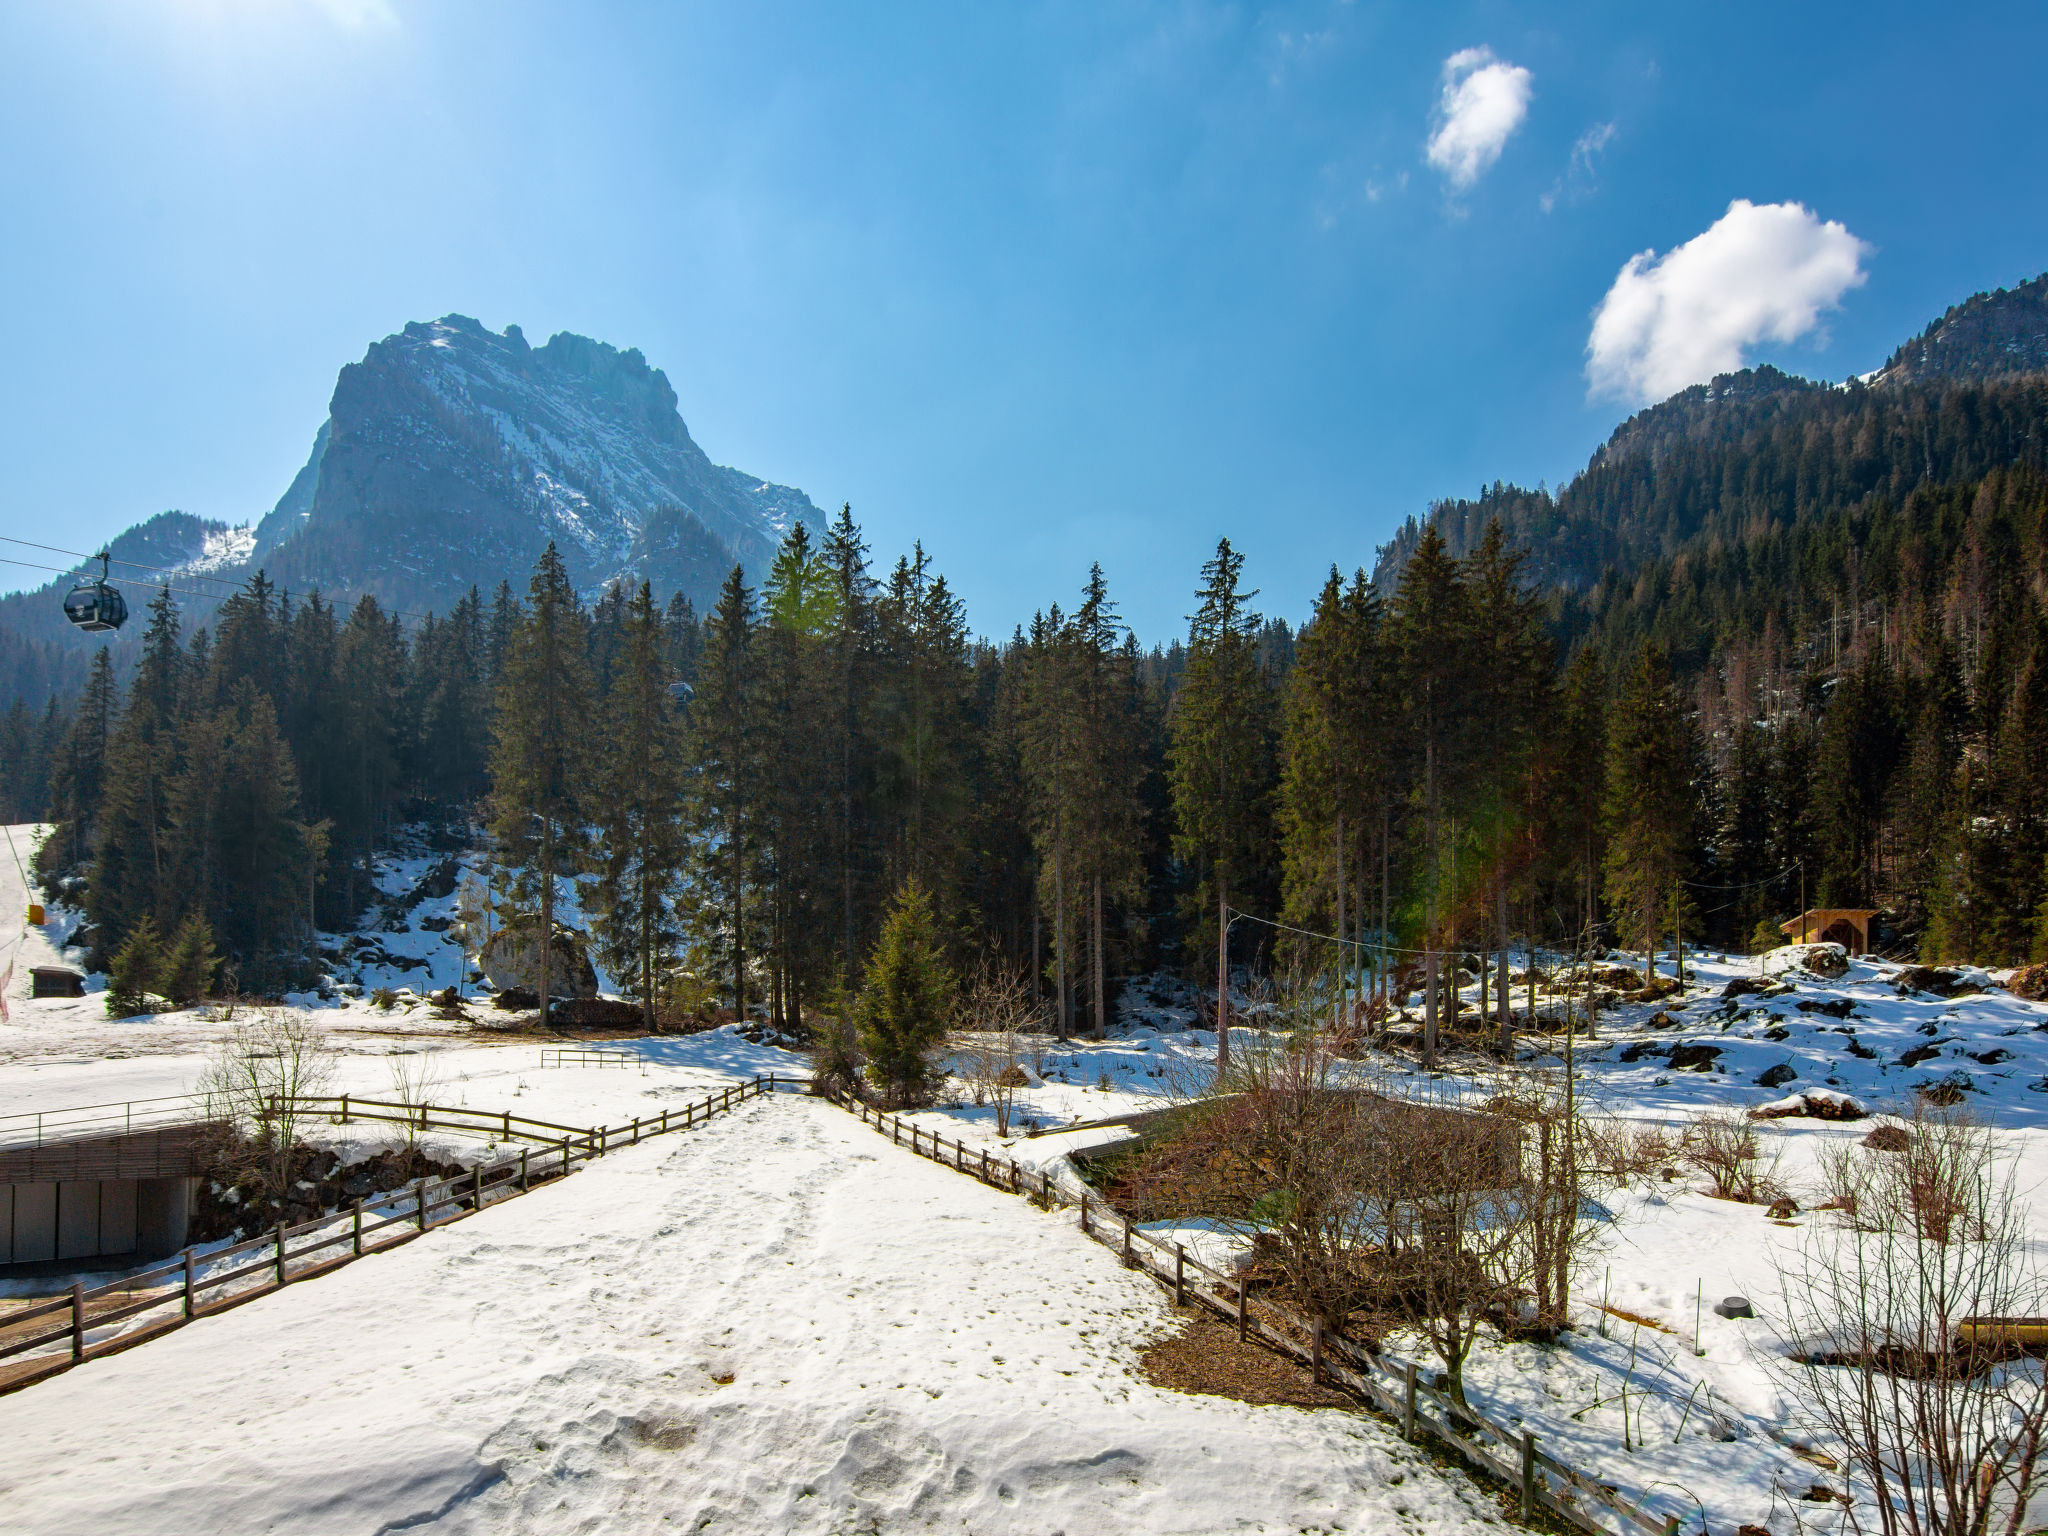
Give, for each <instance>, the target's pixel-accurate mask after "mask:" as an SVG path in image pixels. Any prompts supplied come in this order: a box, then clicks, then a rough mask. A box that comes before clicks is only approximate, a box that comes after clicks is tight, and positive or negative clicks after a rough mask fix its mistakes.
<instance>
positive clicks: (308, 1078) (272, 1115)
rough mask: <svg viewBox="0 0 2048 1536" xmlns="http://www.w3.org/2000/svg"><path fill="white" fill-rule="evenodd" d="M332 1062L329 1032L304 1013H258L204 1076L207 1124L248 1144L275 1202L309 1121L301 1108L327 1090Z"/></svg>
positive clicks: (220, 1049)
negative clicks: (223, 1125) (217, 1124)
mask: <svg viewBox="0 0 2048 1536" xmlns="http://www.w3.org/2000/svg"><path fill="white" fill-rule="evenodd" d="M334 1063H335V1051H334V1047H333V1046H332V1045H331V1044H329V1042H328V1039H327V1032H326V1031H325V1030H323V1029H321V1028H320V1027H319V1026H318V1025H316V1024H315V1023H314V1022H313V1021H312V1020H311V1019H309V1018H308V1017H307V1016H306V1015H305V1014H303V1013H301V1012H299V1011H298V1010H297V1009H294V1008H259V1009H257V1010H255V1011H254V1012H253V1013H251V1014H250V1015H249V1017H247V1018H246V1019H243V1020H241V1021H240V1022H238V1023H237V1024H236V1025H235V1028H234V1032H233V1033H232V1034H230V1035H229V1036H228V1037H227V1038H226V1039H225V1040H223V1041H221V1042H220V1043H219V1044H218V1045H216V1046H215V1047H214V1048H213V1050H212V1051H211V1052H210V1053H209V1054H208V1056H207V1060H206V1065H205V1067H204V1068H203V1069H201V1071H200V1074H199V1088H198V1093H199V1098H200V1101H201V1103H202V1104H203V1105H204V1106H205V1111H206V1115H207V1118H208V1119H213V1120H224V1121H226V1122H228V1123H229V1124H230V1125H232V1126H233V1127H234V1130H235V1132H236V1134H237V1135H238V1136H240V1137H241V1138H243V1139H244V1144H245V1146H246V1147H247V1149H248V1152H249V1155H250V1157H251V1159H252V1163H253V1166H254V1167H255V1169H256V1171H258V1172H259V1173H260V1174H261V1175H262V1176H263V1180H264V1185H265V1187H266V1189H267V1191H268V1193H269V1194H270V1197H271V1198H272V1199H274V1200H282V1199H283V1198H284V1197H285V1196H286V1195H287V1194H288V1193H289V1186H290V1182H291V1159H292V1147H293V1146H294V1144H296V1142H297V1141H298V1133H299V1126H300V1123H301V1120H302V1117H303V1115H304V1114H305V1110H304V1109H303V1108H302V1107H301V1103H300V1101H301V1100H303V1099H307V1098H314V1097H318V1096H319V1095H321V1094H323V1093H325V1092H326V1091H327V1089H328V1087H329V1086H330V1085H331V1084H332V1082H333V1080H334Z"/></svg>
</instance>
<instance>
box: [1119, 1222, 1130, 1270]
mask: <svg viewBox="0 0 2048 1536" xmlns="http://www.w3.org/2000/svg"><path fill="white" fill-rule="evenodd" d="M1118 1214H1119V1215H1123V1213H1122V1212H1118ZM1130 1267H1131V1218H1130V1217H1129V1216H1127V1215H1126V1216H1124V1268H1125V1269H1129V1268H1130Z"/></svg>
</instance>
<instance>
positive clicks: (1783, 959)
mask: <svg viewBox="0 0 2048 1536" xmlns="http://www.w3.org/2000/svg"><path fill="white" fill-rule="evenodd" d="M1763 969H1764V974H1765V975H1767V976H1782V975H1784V974H1785V972H1787V971H1806V972H1808V973H1809V974H1811V975H1814V976H1822V977H1826V978H1828V979H1830V980H1832V979H1833V978H1835V977H1837V976H1842V975H1846V974H1847V973H1848V970H1849V952H1848V951H1847V950H1846V949H1844V948H1842V946H1841V945H1839V944H1787V945H1785V946H1784V947H1782V948H1780V949H1774V950H1772V951H1770V953H1768V954H1766V955H1765V956H1764V957H1763Z"/></svg>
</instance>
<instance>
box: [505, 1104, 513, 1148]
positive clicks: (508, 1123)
mask: <svg viewBox="0 0 2048 1536" xmlns="http://www.w3.org/2000/svg"><path fill="white" fill-rule="evenodd" d="M505 1139H506V1140H507V1141H510V1140H511V1139H512V1111H511V1110H509V1109H508V1110H506V1111H505Z"/></svg>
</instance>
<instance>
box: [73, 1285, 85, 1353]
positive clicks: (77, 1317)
mask: <svg viewBox="0 0 2048 1536" xmlns="http://www.w3.org/2000/svg"><path fill="white" fill-rule="evenodd" d="M71 1358H72V1359H74V1360H83V1359H84V1358H85V1282H84V1281H83V1280H74V1281H72V1282H71Z"/></svg>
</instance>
